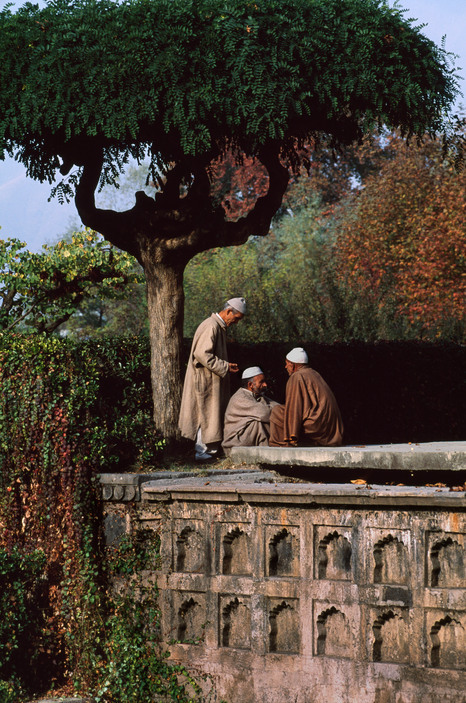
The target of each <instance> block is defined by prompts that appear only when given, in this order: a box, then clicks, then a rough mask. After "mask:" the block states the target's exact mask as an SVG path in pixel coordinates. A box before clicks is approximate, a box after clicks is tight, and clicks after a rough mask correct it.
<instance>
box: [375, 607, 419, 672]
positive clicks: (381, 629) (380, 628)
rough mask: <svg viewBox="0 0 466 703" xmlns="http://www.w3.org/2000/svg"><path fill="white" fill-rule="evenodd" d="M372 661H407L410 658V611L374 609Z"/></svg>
mask: <svg viewBox="0 0 466 703" xmlns="http://www.w3.org/2000/svg"><path fill="white" fill-rule="evenodd" d="M371 619H372V632H373V640H372V661H374V662H397V663H405V662H408V661H409V659H410V631H409V611H408V609H407V608H384V609H379V610H375V611H372V618H371Z"/></svg>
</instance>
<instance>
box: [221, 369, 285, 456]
mask: <svg viewBox="0 0 466 703" xmlns="http://www.w3.org/2000/svg"><path fill="white" fill-rule="evenodd" d="M241 378H242V387H241V388H239V389H238V390H237V391H236V393H235V394H234V395H233V396H232V397H231V399H230V402H229V403H228V407H227V409H226V412H225V425H224V429H223V442H222V447H223V449H224V451H225V454H229V453H230V449H231V447H240V446H241V447H254V446H258V445H260V444H264V445H266V446H267V445H268V443H269V434H270V429H269V428H270V413H271V410H272V408H273V406H274V405H278V403H276V402H275V401H274V400H271V399H270V398H267V397H266V396H265V395H264V393H265V391H266V390H267V383H266V380H265V376H264V373H263V371H262V369H261V368H260V367H259V366H251V367H250V368H248V369H245V371H243V375H242V377H241Z"/></svg>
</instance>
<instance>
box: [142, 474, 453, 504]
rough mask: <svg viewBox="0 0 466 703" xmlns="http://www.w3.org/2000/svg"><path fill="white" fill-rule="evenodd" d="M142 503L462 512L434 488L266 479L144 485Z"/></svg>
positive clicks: (446, 494)
mask: <svg viewBox="0 0 466 703" xmlns="http://www.w3.org/2000/svg"><path fill="white" fill-rule="evenodd" d="M141 499H142V501H147V502H160V501H177V500H178V501H197V502H212V501H215V502H221V503H269V504H277V505H278V504H280V505H288V506H293V505H295V506H305V505H306V506H314V507H320V506H348V507H351V506H361V507H365V508H369V509H370V508H374V507H376V506H377V507H381V506H385V507H393V508H394V509H399V508H407V507H413V508H420V509H426V510H432V509H433V508H441V509H445V508H449V509H450V508H453V509H454V510H455V511H458V512H459V511H464V510H466V493H465V491H451V490H450V489H449V488H447V487H436V486H424V487H413V486H381V485H371V484H366V483H362V484H352V483H343V484H335V483H332V484H326V483H321V484H319V483H283V482H276V483H274V482H273V481H272V480H270V479H268V480H266V481H256V482H252V481H250V480H247V478H246V477H243V478H242V479H240V478H239V477H238V478H237V480H223V481H222V482H217V481H211V480H209V477H203V478H187V479H176V480H172V481H170V480H169V481H148V482H147V483H144V484H143V485H142V488H141Z"/></svg>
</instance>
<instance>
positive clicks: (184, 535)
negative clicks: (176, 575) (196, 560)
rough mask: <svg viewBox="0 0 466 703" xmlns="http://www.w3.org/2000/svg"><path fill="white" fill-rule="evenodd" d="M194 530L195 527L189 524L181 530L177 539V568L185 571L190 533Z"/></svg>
mask: <svg viewBox="0 0 466 703" xmlns="http://www.w3.org/2000/svg"><path fill="white" fill-rule="evenodd" d="M191 532H194V530H193V528H192V527H190V526H188V527H185V528H183V529H182V530H181V532H180V534H179V535H178V537H177V540H176V570H177V571H184V570H185V564H186V545H187V542H188V541H189V535H190V533H191Z"/></svg>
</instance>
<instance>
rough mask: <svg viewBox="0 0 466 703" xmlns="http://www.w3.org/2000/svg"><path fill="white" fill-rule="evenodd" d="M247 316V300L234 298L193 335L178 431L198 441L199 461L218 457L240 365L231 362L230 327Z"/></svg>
mask: <svg viewBox="0 0 466 703" xmlns="http://www.w3.org/2000/svg"><path fill="white" fill-rule="evenodd" d="M245 313H246V301H245V299H244V298H231V299H230V300H228V302H227V303H226V305H225V307H224V309H223V310H222V311H221V312H218V313H216V312H215V313H212V315H211V316H210V317H209V318H207V320H204V322H201V324H200V325H199V327H198V328H197V330H196V332H195V333H194V337H193V343H192V346H191V351H190V354H189V359H188V365H187V368H186V376H185V380H184V387H183V396H182V399H181V409H180V417H179V421H178V425H179V428H180V430H181V434H182V436H183V437H187V438H188V439H192V440H194V441H195V459H196V461H209V460H212V459H214V458H215V457H216V455H217V453H218V449H219V447H220V443H221V441H222V438H223V416H224V414H225V409H226V406H227V404H228V400H229V398H230V379H229V372H230V373H237V372H238V371H239V369H238V365H237V364H235V363H231V362H229V361H228V355H227V338H226V330H227V327H230V326H231V325H234V324H236V323H237V322H239V321H240V320H241V319H242V318H243V317H244V315H245Z"/></svg>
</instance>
